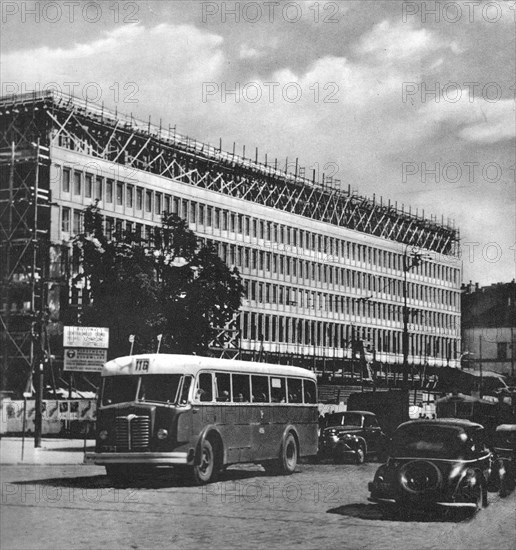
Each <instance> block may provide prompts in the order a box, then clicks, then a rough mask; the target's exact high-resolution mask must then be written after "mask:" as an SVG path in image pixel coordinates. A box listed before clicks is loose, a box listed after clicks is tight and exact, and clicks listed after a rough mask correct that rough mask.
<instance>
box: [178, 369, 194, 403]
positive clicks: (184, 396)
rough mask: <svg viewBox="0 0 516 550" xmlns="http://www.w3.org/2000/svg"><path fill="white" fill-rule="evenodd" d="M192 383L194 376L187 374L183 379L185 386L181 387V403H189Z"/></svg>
mask: <svg viewBox="0 0 516 550" xmlns="http://www.w3.org/2000/svg"><path fill="white" fill-rule="evenodd" d="M191 384H192V377H191V376H185V377H184V380H183V387H182V388H181V397H180V398H179V403H180V404H181V405H186V404H187V403H188V393H189V392H190V385H191Z"/></svg>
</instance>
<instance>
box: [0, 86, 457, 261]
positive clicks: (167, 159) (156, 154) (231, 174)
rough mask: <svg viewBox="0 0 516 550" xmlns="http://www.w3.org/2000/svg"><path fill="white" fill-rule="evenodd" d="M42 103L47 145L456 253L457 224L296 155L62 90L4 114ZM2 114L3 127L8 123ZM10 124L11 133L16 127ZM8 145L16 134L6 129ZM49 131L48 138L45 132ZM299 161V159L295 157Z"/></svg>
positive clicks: (22, 98)
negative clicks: (204, 138)
mask: <svg viewBox="0 0 516 550" xmlns="http://www.w3.org/2000/svg"><path fill="white" fill-rule="evenodd" d="M20 109H21V110H24V111H25V112H27V111H30V110H34V111H36V110H37V111H39V113H38V115H39V117H40V121H41V135H40V136H38V137H40V138H41V140H42V141H41V143H42V145H46V146H52V145H56V146H59V147H65V148H68V149H71V150H75V151H79V152H82V153H86V154H89V155H90V156H92V157H94V158H99V159H104V160H108V161H111V162H115V163H118V164H121V165H124V166H125V167H128V168H134V169H138V170H144V171H147V172H151V173H154V174H158V175H160V176H164V177H168V178H171V179H175V180H178V181H181V182H183V183H186V184H189V185H194V186H197V187H203V188H205V189H209V190H212V191H216V192H219V193H223V194H227V195H230V196H233V197H237V198H241V199H244V200H248V201H251V202H254V203H259V204H263V205H265V206H269V207H272V208H276V209H279V210H282V211H286V212H290V213H293V214H298V215H301V216H304V217H307V218H311V219H314V220H317V221H322V222H326V223H330V224H333V225H336V226H340V227H346V228H349V229H352V230H355V231H359V232H362V233H366V234H370V235H375V236H377V237H380V238H385V239H389V240H393V241H396V242H400V243H403V244H406V245H411V246H414V247H418V248H421V249H426V250H429V251H432V252H435V253H437V254H443V255H451V256H456V255H457V254H458V252H459V247H458V245H459V230H458V229H457V228H456V227H454V226H453V225H451V224H449V223H448V224H444V221H441V223H438V222H437V221H436V220H435V219H433V218H431V219H427V218H424V217H423V216H419V215H417V214H416V215H414V214H412V213H411V212H410V210H409V212H406V211H405V209H404V208H401V209H399V208H398V207H397V205H396V204H395V205H392V204H391V202H390V201H388V202H387V204H385V203H384V202H383V200H382V199H380V201H379V202H378V201H377V200H376V198H375V197H373V199H370V198H366V197H362V196H359V195H358V194H356V193H354V192H352V191H351V187H350V186H348V188H347V190H342V189H339V188H336V187H333V185H334V184H335V183H337V182H336V181H333V180H331V178H329V179H326V180H325V178H324V176H323V182H322V183H321V182H317V181H315V175H314V177H313V178H312V179H311V180H310V179H309V178H306V177H304V169H303V168H301V167H299V166H298V163H297V160H296V163H295V168H294V172H293V173H292V172H289V170H288V168H289V164H288V162H286V163H285V170H281V169H279V168H278V166H277V163H275V165H274V166H271V165H269V164H268V163H260V162H258V155H257V154H256V158H255V160H254V161H253V160H252V159H249V158H245V156H240V155H237V154H235V152H234V151H233V152H232V153H231V152H227V151H223V150H222V146H220V147H219V148H216V147H214V146H213V145H209V144H207V143H202V142H199V141H197V140H195V139H192V138H189V137H188V136H184V135H182V134H179V133H177V132H176V131H175V128H174V129H171V128H170V127H169V128H168V129H167V128H163V127H162V126H161V124H160V125H159V126H157V125H154V124H151V122H150V120H149V121H148V122H143V121H140V120H137V119H135V118H134V117H133V116H132V115H125V114H122V113H118V112H117V111H114V112H113V111H110V110H107V109H105V108H104V107H103V106H99V105H96V104H93V103H91V102H88V101H85V100H82V99H78V98H75V97H72V96H69V95H66V94H63V93H60V92H56V91H41V92H35V93H28V94H22V95H14V96H5V97H2V98H0V116H1V117H5V118H9V117H14V116H19V114H18V115H14V112H15V111H20ZM5 118H4V123H3V125H4V127H5ZM13 128H14V125H13V124H10V125H8V126H7V134H9V132H14V131H15V130H14V129H13ZM4 139H5V141H6V142H7V143H5V142H4V143H2V144H1V145H0V147H1V148H5V147H7V145H8V143H10V142H11V141H12V139H11V138H9V136H8V135H6V136H4ZM45 139H46V141H47V142H46V143H45V142H44V140H45ZM291 165H293V163H291Z"/></svg>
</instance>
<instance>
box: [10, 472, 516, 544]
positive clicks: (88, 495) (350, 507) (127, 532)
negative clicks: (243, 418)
mask: <svg viewBox="0 0 516 550" xmlns="http://www.w3.org/2000/svg"><path fill="white" fill-rule="evenodd" d="M377 466H378V465H377V464H364V465H361V466H355V465H339V466H334V465H332V464H319V465H313V464H302V465H300V466H298V470H297V471H296V473H295V474H294V475H292V476H290V477H272V476H268V475H266V474H265V473H264V472H263V471H261V468H260V467H258V466H252V467H247V468H245V467H242V468H238V469H229V470H228V471H227V472H226V473H225V474H224V475H223V477H222V478H221V480H220V481H219V482H218V483H214V484H212V485H209V486H205V487H193V486H190V485H188V484H187V483H186V482H184V481H182V480H181V479H179V478H170V477H166V476H164V477H163V478H162V479H154V480H152V481H151V480H143V481H140V482H138V483H135V484H132V486H131V487H116V488H114V487H113V486H112V485H111V484H110V482H109V480H108V478H107V477H106V476H105V475H104V471H103V469H102V468H99V467H96V466H37V467H34V466H32V467H28V466H14V465H13V466H4V467H3V468H2V480H1V481H2V514H1V539H0V544H1V547H2V550H8V549H22V548H31V549H32V548H49V549H50V548H51V549H60V548H66V549H68V548H106V549H110V548H134V549H136V548H282V549H284V548H293V547H297V548H336V547H340V548H374V549H381V548H386V549H390V548H396V549H397V550H399V549H405V548H407V549H408V548H410V549H412V548H418V549H426V548H429V549H430V548H439V549H442V548H456V549H460V548H464V549H466V548H468V549H476V548H497V549H511V550H512V549H514V548H516V495H515V494H512V495H511V496H510V497H508V498H505V499H500V498H499V497H498V495H496V494H495V495H493V494H490V496H489V501H490V505H489V507H488V508H487V509H484V510H482V511H481V512H480V513H479V514H477V515H476V516H475V517H474V518H472V519H463V520H458V519H457V518H456V519H454V520H448V521H444V520H443V519H442V518H439V517H434V518H429V517H425V518H422V517H421V518H418V517H416V518H412V519H411V520H410V521H409V520H407V521H391V520H386V519H384V518H382V516H381V514H380V513H379V511H378V510H377V508H376V506H375V505H374V504H370V503H368V502H367V496H368V492H367V482H368V481H370V480H371V479H372V477H373V474H374V471H375V469H376V467H377Z"/></svg>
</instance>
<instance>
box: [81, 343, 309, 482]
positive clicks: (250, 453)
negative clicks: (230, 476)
mask: <svg viewBox="0 0 516 550" xmlns="http://www.w3.org/2000/svg"><path fill="white" fill-rule="evenodd" d="M317 420H318V410H317V385H316V376H315V374H314V373H312V372H311V371H308V370H305V369H301V368H298V367H290V366H283V365H269V364H265V363H252V362H247V361H237V360H227V359H213V358H209V357H198V356H189V355H167V354H145V355H135V356H130V357H120V358H118V359H114V360H112V361H109V362H108V363H106V365H105V366H104V368H103V371H102V384H101V388H100V391H99V401H98V408H97V435H96V448H95V453H89V454H87V455H86V462H87V463H94V464H101V465H104V466H105V467H106V471H107V474H108V476H110V477H112V478H113V479H118V480H123V479H130V478H131V477H132V476H133V475H134V474H135V473H137V472H138V470H140V469H142V468H145V469H147V467H149V466H152V467H170V466H172V467H179V468H183V469H188V470H189V472H191V473H192V474H193V479H194V480H195V482H196V483H198V484H203V483H209V482H210V481H213V480H214V479H215V478H216V476H217V474H218V473H219V472H220V471H221V470H223V469H224V468H225V467H227V466H228V465H230V464H236V463H240V462H252V463H259V464H262V465H263V466H264V468H265V469H266V470H267V471H270V472H277V473H283V474H291V473H292V472H293V471H294V470H295V468H296V464H297V460H298V457H300V456H313V455H315V454H316V453H317V429H318V422H317Z"/></svg>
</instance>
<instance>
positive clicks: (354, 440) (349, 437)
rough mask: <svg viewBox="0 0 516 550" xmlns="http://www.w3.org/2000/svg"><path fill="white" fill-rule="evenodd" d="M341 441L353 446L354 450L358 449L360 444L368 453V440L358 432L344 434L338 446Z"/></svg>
mask: <svg viewBox="0 0 516 550" xmlns="http://www.w3.org/2000/svg"><path fill="white" fill-rule="evenodd" d="M339 443H344V444H346V445H348V447H350V448H352V449H353V450H354V451H356V450H357V449H358V447H359V446H362V447H363V448H364V452H366V453H367V442H366V440H365V439H364V438H363V437H361V436H359V435H357V434H351V433H350V434H344V435H343V436H342V437H341V438H340V439H339V441H338V442H337V444H336V446H338V445H339Z"/></svg>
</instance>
